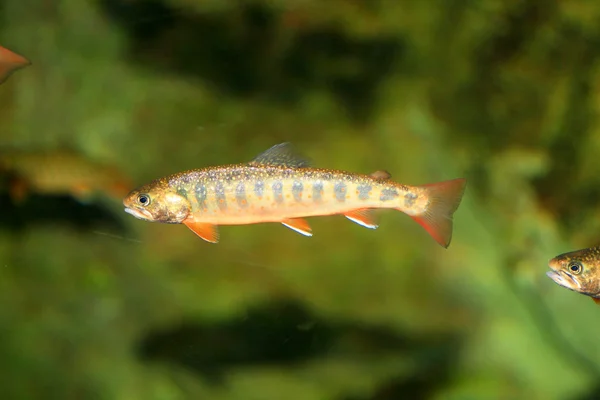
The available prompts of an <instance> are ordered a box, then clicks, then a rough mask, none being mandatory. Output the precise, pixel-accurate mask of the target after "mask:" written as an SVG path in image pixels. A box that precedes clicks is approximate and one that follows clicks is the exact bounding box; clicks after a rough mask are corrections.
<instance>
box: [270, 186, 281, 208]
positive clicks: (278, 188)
mask: <svg viewBox="0 0 600 400" xmlns="http://www.w3.org/2000/svg"><path fill="white" fill-rule="evenodd" d="M271 188H272V189H273V198H274V199H275V201H276V202H277V203H282V202H283V183H282V182H281V181H275V182H274V183H273V185H272V186H271Z"/></svg>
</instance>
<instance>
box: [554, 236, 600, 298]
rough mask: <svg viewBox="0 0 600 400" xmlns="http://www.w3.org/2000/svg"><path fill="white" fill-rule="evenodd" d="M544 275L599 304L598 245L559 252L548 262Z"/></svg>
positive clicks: (599, 265) (599, 251) (599, 273)
mask: <svg viewBox="0 0 600 400" xmlns="http://www.w3.org/2000/svg"><path fill="white" fill-rule="evenodd" d="M548 266H549V267H550V269H551V270H552V271H548V272H546V275H547V276H548V277H549V278H550V279H552V280H553V281H554V282H555V283H556V284H558V285H559V286H562V287H564V288H566V289H569V290H572V291H574V292H577V293H581V294H583V295H585V296H589V297H591V298H592V300H593V301H594V302H595V303H596V304H598V305H600V246H598V247H590V248H587V249H581V250H576V251H571V252H568V253H563V254H560V255H558V256H556V257H554V258H552V259H551V260H550V261H549V262H548Z"/></svg>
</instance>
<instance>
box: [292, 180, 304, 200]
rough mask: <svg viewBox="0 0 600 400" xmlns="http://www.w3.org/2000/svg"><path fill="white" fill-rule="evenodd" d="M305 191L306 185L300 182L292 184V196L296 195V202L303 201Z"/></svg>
mask: <svg viewBox="0 0 600 400" xmlns="http://www.w3.org/2000/svg"><path fill="white" fill-rule="evenodd" d="M303 190H304V185H303V184H302V182H300V181H294V183H292V194H293V195H294V200H296V201H302V191H303Z"/></svg>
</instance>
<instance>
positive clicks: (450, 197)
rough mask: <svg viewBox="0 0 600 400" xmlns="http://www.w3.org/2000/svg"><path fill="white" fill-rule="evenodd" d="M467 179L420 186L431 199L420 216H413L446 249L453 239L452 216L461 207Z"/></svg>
mask: <svg viewBox="0 0 600 400" xmlns="http://www.w3.org/2000/svg"><path fill="white" fill-rule="evenodd" d="M466 184H467V181H466V179H464V178H459V179H453V180H450V181H445V182H438V183H430V184H427V185H422V186H419V188H421V189H423V190H424V192H425V195H426V196H427V198H428V199H429V203H428V204H427V208H426V209H425V211H424V212H422V213H420V214H418V215H411V217H412V218H413V219H414V220H415V221H417V222H418V223H419V224H420V225H421V226H422V227H423V228H425V230H426V231H427V232H428V233H429V234H430V235H431V237H433V238H434V239H435V241H436V242H438V243H439V244H440V245H441V246H443V247H444V248H448V246H449V245H450V240H451V239H452V216H453V215H454V212H455V211H456V209H457V208H458V206H459V205H460V201H461V200H462V196H463V194H464V192H465V186H466Z"/></svg>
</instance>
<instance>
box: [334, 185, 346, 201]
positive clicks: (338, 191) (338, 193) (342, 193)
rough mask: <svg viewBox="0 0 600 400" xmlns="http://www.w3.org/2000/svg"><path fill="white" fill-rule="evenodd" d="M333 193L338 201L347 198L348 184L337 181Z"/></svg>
mask: <svg viewBox="0 0 600 400" xmlns="http://www.w3.org/2000/svg"><path fill="white" fill-rule="evenodd" d="M333 193H334V194H335V199H336V200H337V201H345V200H346V184H345V183H344V182H336V183H335V185H334V186H333Z"/></svg>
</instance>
